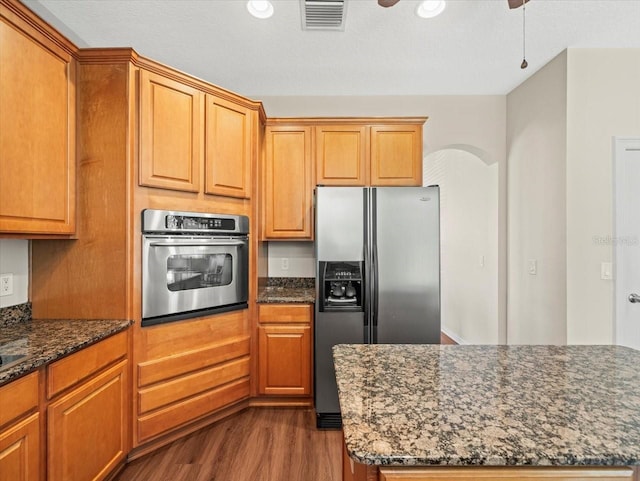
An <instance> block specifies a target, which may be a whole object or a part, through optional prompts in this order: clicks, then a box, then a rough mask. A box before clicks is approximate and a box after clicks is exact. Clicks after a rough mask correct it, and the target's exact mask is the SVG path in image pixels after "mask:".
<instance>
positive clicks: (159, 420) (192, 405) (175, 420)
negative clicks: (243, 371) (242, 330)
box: [138, 378, 249, 442]
mask: <svg viewBox="0 0 640 481" xmlns="http://www.w3.org/2000/svg"><path fill="white" fill-rule="evenodd" d="M248 397H249V379H248V378H246V379H241V380H239V381H234V382H232V383H230V384H225V385H224V386H222V387H220V388H217V389H213V390H211V391H206V392H204V393H202V394H198V395H197V396H194V397H191V398H189V399H185V400H184V401H182V402H179V403H175V404H171V405H169V406H167V407H165V408H163V409H159V410H157V411H154V412H152V413H150V414H146V415H144V416H141V417H140V418H138V439H139V440H140V441H143V442H144V441H147V440H149V439H150V438H152V437H155V436H157V435H159V434H162V433H163V432H166V431H169V430H171V429H174V428H176V427H179V426H182V425H184V424H186V423H188V422H191V421H195V420H197V419H198V418H201V417H203V416H207V415H209V414H212V413H214V412H215V411H216V410H217V409H221V408H223V407H225V406H228V405H231V404H233V403H235V402H238V401H240V400H242V399H246V398H248Z"/></svg>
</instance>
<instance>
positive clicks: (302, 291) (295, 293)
mask: <svg viewBox="0 0 640 481" xmlns="http://www.w3.org/2000/svg"><path fill="white" fill-rule="evenodd" d="M315 301H316V290H315V279H313V278H310V277H270V278H269V279H267V280H266V285H265V286H264V287H262V288H260V289H259V290H258V297H257V300H256V302H258V303H262V304H289V303H291V304H296V303H300V304H313V303H314V302H315Z"/></svg>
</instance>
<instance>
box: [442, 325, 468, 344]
mask: <svg viewBox="0 0 640 481" xmlns="http://www.w3.org/2000/svg"><path fill="white" fill-rule="evenodd" d="M440 330H441V331H442V334H444V335H445V336H447V337H448V338H449V339H451V340H453V341H455V342H456V343H458V344H468V342H466V341H465V340H464V339H462V338H461V337H460V336H458V335H457V334H454V333H452V332H451V331H449V330H447V329H440Z"/></svg>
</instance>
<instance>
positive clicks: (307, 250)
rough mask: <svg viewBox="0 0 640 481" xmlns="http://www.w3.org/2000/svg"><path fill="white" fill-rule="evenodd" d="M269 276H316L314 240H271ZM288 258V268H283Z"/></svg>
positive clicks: (269, 247)
mask: <svg viewBox="0 0 640 481" xmlns="http://www.w3.org/2000/svg"><path fill="white" fill-rule="evenodd" d="M268 251H269V266H268V275H269V277H315V276H316V255H315V247H314V243H313V242H299V241H296V242H280V241H278V242H269V246H268ZM283 259H286V262H287V263H288V264H289V268H288V269H283V268H282V267H283V265H282V260H283Z"/></svg>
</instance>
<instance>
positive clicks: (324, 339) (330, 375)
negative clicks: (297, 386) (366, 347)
mask: <svg viewBox="0 0 640 481" xmlns="http://www.w3.org/2000/svg"><path fill="white" fill-rule="evenodd" d="M363 317H364V314H363V313H362V312H316V319H315V357H314V359H315V364H314V371H315V372H314V374H315V376H314V379H315V404H316V413H317V414H318V415H323V414H326V413H339V412H340V403H339V402H338V387H337V385H336V373H335V369H334V367H333V352H332V348H333V346H335V345H336V344H362V343H364V342H366V335H367V332H366V329H365V326H364V319H363Z"/></svg>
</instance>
